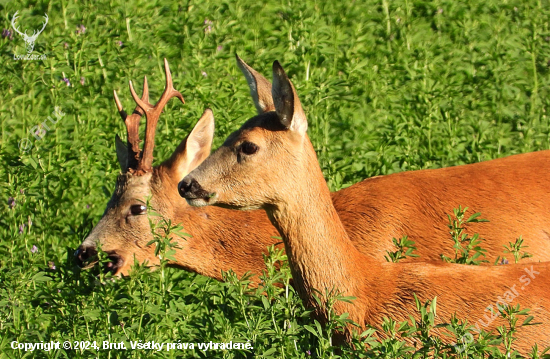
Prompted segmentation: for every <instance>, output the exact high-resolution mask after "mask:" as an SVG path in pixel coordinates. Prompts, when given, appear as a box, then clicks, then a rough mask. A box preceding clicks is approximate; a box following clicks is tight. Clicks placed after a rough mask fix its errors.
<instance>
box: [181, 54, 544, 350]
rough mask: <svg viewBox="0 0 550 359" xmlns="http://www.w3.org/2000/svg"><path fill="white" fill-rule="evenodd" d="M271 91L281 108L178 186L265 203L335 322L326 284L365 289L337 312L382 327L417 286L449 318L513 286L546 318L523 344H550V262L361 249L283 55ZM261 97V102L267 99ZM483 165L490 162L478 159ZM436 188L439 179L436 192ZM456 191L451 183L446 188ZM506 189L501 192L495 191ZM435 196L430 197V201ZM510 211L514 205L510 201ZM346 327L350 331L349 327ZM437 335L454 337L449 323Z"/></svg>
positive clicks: (232, 204)
mask: <svg viewBox="0 0 550 359" xmlns="http://www.w3.org/2000/svg"><path fill="white" fill-rule="evenodd" d="M272 98H273V102H274V111H269V112H265V113H261V114H260V115H258V116H255V117H253V118H251V119H250V120H248V121H247V122H245V123H244V124H243V125H242V127H241V128H240V129H239V130H237V131H236V132H234V133H232V134H231V135H230V136H229V137H228V138H227V139H226V141H225V142H224V144H223V145H222V146H221V147H220V148H219V149H218V150H216V151H215V152H214V153H213V154H211V155H210V156H209V157H208V158H207V159H206V160H204V162H202V164H201V165H199V166H198V167H197V168H196V169H195V170H193V171H192V172H191V173H190V174H189V175H187V176H186V177H185V178H184V179H183V180H182V181H181V182H180V184H179V191H180V195H181V196H182V197H184V198H185V199H186V200H187V202H188V203H189V204H191V205H193V206H196V207H202V206H208V205H214V206H219V207H224V208H229V209H241V210H242V209H245V210H250V209H264V210H265V211H266V213H267V215H268V217H269V219H270V220H271V222H272V223H273V225H274V226H275V227H276V228H277V229H278V231H279V233H280V234H281V236H282V238H283V241H284V245H285V250H286V254H287V256H288V260H289V264H290V268H291V271H292V276H293V279H294V286H295V287H296V289H297V291H298V293H299V295H300V297H301V298H302V300H303V301H304V303H305V304H306V305H307V306H308V307H311V308H313V309H314V315H315V316H316V317H317V318H318V319H320V320H321V321H322V322H326V320H327V312H326V308H324V307H323V306H320V305H318V302H317V301H316V300H315V299H314V295H315V294H316V292H315V290H319V291H320V293H321V297H323V295H322V293H326V292H325V290H337V291H338V292H340V293H342V294H343V295H345V296H353V297H356V298H357V299H356V300H355V301H353V302H352V303H347V302H337V304H336V305H335V310H336V312H337V313H338V314H342V313H345V312H347V313H349V314H350V319H352V320H353V321H355V322H356V323H358V324H360V325H361V326H363V327H364V326H367V325H372V326H375V327H378V328H380V326H381V323H382V319H383V317H384V316H388V317H391V318H394V319H396V320H399V321H403V320H407V319H408V318H409V317H408V316H409V315H410V314H413V313H415V312H416V310H415V303H414V300H413V295H414V294H416V295H417V296H418V298H419V299H421V300H422V301H426V300H429V299H433V298H434V297H437V298H438V301H437V306H438V314H439V317H441V318H443V320H445V321H447V320H449V319H450V318H451V315H452V314H454V313H456V314H457V315H458V317H459V318H462V319H467V320H468V322H469V323H473V322H476V321H477V320H478V319H481V318H486V316H487V314H488V313H490V312H488V309H486V308H488V306H489V305H491V304H492V303H495V301H496V300H497V298H500V299H502V296H504V295H508V294H510V293H512V291H513V293H515V294H514V295H508V296H507V298H508V299H509V300H510V301H509V302H505V303H503V304H509V303H514V304H515V303H520V304H521V306H522V307H523V308H525V307H527V308H530V309H531V314H532V315H534V316H535V318H536V319H537V321H540V322H542V324H541V325H540V326H522V327H520V328H519V330H518V332H517V338H518V340H517V342H515V347H516V348H517V349H518V350H519V351H520V352H522V353H526V352H527V351H529V350H530V347H531V346H532V345H533V344H535V343H539V344H546V345H549V344H550V334H549V333H550V313H549V312H548V310H549V308H550V298H549V296H548V288H550V263H537V264H532V263H530V264H529V265H525V264H522V265H507V266H464V265H457V264H448V263H438V264H430V263H400V264H393V263H387V262H381V261H379V260H377V259H374V258H372V256H368V255H365V254H363V253H361V252H360V251H359V250H358V248H357V246H356V245H354V242H352V241H351V240H350V237H349V235H348V234H347V232H346V230H345V226H344V224H343V223H342V221H341V220H340V218H341V216H339V213H338V212H337V211H336V209H335V207H334V205H333V202H332V200H331V196H330V192H329V189H328V187H327V185H326V182H325V179H324V178H323V173H322V171H321V169H320V167H319V164H318V161H317V156H316V153H315V150H314V148H313V146H312V144H311V142H310V140H309V138H308V136H307V133H306V131H307V127H308V124H307V120H306V116H305V114H304V111H303V109H302V106H301V104H300V101H299V99H298V96H297V94H296V91H295V89H294V86H293V85H292V83H291V82H290V80H289V78H288V77H287V75H286V73H285V72H284V70H283V68H282V67H281V66H280V64H279V63H278V62H277V61H276V62H275V63H274V64H273V88H272ZM254 99H255V101H256V104H257V105H258V106H259V107H262V106H261V103H260V101H259V100H258V98H257V97H255V98H254ZM489 163H491V162H489ZM493 163H497V164H498V165H495V166H497V167H498V166H499V165H500V164H499V161H495V162H493ZM500 163H502V161H500ZM488 166H489V165H488V164H486V165H485V167H488ZM463 168H464V169H466V168H476V166H471V167H463ZM477 168H484V167H483V165H481V167H479V165H478V167H477ZM439 172H440V173H443V174H444V173H445V171H443V170H442V171H439ZM418 173H419V175H418V177H417V178H418V179H419V180H422V182H418V183H416V185H417V186H426V189H427V187H429V186H430V183H431V182H432V181H434V179H433V176H431V174H432V173H436V172H435V171H434V172H430V171H427V172H425V171H424V172H418ZM422 173H425V175H421V174H422ZM475 173H476V171H466V170H464V171H463V172H462V175H463V176H467V177H468V179H469V180H470V181H475V180H476V177H475ZM397 178H399V177H394V179H397ZM399 185H400V182H399V181H396V183H394V184H393V186H394V187H395V188H399ZM513 185H514V186H515V188H516V191H518V192H519V191H522V190H523V188H520V185H521V183H514V184H513ZM436 188H437V187H436ZM433 190H435V189H432V188H430V191H429V192H430V193H431V192H432V191H433ZM527 190H528V189H527ZM454 194H455V193H454V192H451V193H445V192H443V193H440V194H439V196H438V197H443V196H448V195H450V196H452V195H454ZM501 195H503V194H501V193H498V192H495V193H494V194H493V197H494V198H498V197H499V196H501ZM417 201H419V203H418V204H417V205H416V206H415V207H416V208H422V206H423V205H426V204H425V203H421V202H420V201H421V198H418V199H417ZM433 202H434V201H433V200H432V201H431V202H430V201H428V202H427V205H428V206H429V205H431V204H432V203H433ZM535 204H536V202H535ZM384 205H385V206H388V207H390V208H392V207H393V206H394V205H395V204H394V203H391V202H386V203H384ZM545 205H547V203H545ZM523 209H525V210H530V208H524V207H522V210H523ZM427 210H432V209H431V208H430V209H427ZM501 210H502V211H506V209H505V208H501ZM373 215H376V214H373ZM546 218H548V217H546ZM541 220H543V219H541ZM379 239H380V238H379V237H378V236H376V235H375V236H373V237H372V238H368V239H367V238H365V239H364V241H368V242H369V243H375V242H376V241H377V240H379ZM528 275H530V277H528ZM527 279H530V280H529V282H527ZM522 284H523V285H522ZM520 285H522V286H521V288H520ZM324 299H326V298H324ZM485 324H486V326H485V327H484V329H486V330H492V329H495V327H496V326H497V325H501V324H502V319H498V320H494V321H489V323H485ZM346 334H347V338H348V339H349V329H348V332H347V333H346ZM437 334H438V335H439V336H440V337H441V339H443V340H444V341H449V339H448V337H446V336H444V335H442V333H441V332H440V331H439V332H437Z"/></svg>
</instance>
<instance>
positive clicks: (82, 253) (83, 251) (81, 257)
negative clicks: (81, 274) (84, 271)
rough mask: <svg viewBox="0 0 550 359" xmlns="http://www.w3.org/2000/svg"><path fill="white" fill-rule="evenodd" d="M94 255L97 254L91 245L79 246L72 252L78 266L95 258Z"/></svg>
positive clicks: (82, 265)
mask: <svg viewBox="0 0 550 359" xmlns="http://www.w3.org/2000/svg"><path fill="white" fill-rule="evenodd" d="M95 256H97V251H96V250H95V248H93V247H83V246H80V247H78V248H77V250H76V251H75V252H74V257H75V261H76V263H77V264H78V266H79V267H84V265H85V264H86V263H87V262H89V261H90V260H91V259H93V258H95Z"/></svg>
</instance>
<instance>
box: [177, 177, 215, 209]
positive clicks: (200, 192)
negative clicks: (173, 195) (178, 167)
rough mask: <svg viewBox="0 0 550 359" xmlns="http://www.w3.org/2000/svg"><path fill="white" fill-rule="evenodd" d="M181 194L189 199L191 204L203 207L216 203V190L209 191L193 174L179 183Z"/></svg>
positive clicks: (188, 201)
mask: <svg viewBox="0 0 550 359" xmlns="http://www.w3.org/2000/svg"><path fill="white" fill-rule="evenodd" d="M178 191H179V194H180V196H182V197H183V198H185V199H186V200H187V203H189V204H190V205H191V206H195V207H202V206H208V205H211V204H214V203H216V199H217V195H216V193H215V192H208V191H206V190H204V189H203V188H202V186H201V185H200V184H199V182H197V180H196V179H194V178H193V177H191V176H187V177H185V178H184V179H183V180H182V181H181V182H180V183H179V185H178Z"/></svg>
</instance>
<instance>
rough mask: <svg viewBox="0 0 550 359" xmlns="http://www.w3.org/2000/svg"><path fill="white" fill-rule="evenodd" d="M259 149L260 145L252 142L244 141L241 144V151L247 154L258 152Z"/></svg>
mask: <svg viewBox="0 0 550 359" xmlns="http://www.w3.org/2000/svg"><path fill="white" fill-rule="evenodd" d="M259 149H260V147H258V145H256V144H254V143H252V142H243V143H242V145H241V152H242V153H244V154H245V155H253V154H255V153H256V152H258V150H259Z"/></svg>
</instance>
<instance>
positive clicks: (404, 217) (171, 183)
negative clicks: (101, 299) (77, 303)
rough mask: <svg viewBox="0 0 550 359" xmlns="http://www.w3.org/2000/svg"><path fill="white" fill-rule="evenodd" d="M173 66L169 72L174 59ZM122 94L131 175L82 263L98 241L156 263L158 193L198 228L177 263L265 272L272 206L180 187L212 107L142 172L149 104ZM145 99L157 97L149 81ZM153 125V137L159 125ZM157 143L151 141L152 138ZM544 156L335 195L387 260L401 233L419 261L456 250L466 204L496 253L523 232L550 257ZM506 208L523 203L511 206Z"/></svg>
mask: <svg viewBox="0 0 550 359" xmlns="http://www.w3.org/2000/svg"><path fill="white" fill-rule="evenodd" d="M237 62H238V64H239V67H240V68H241V70H242V71H243V73H244V74H245V76H246V78H247V80H248V83H249V86H250V91H251V94H252V97H253V99H254V103H255V104H256V107H257V109H258V113H259V114H262V113H266V112H269V111H272V110H274V109H275V107H274V104H273V98H272V96H271V83H270V82H269V81H268V80H267V79H266V78H265V77H263V76H262V75H261V74H259V73H258V72H256V71H255V70H254V69H252V68H251V67H250V66H248V65H247V64H246V63H245V62H243V61H242V60H241V59H240V58H239V57H237ZM166 72H167V79H168V75H169V70H168V68H167V67H166ZM170 82H171V80H170ZM135 97H136V98H137V95H136V96H135ZM115 101H116V104H117V108H118V110H119V113H120V115H121V116H122V118H123V120H124V121H125V123H126V128H127V136H128V143H129V146H128V148H127V149H126V148H125V146H124V144H123V143H122V142H121V141H120V139H118V140H117V141H116V144H117V146H116V148H117V155H118V158H119V162H120V164H121V168H122V174H121V175H120V176H119V177H118V179H117V184H116V188H115V191H114V193H113V196H112V198H111V200H110V201H109V203H108V205H107V208H106V210H105V213H104V215H103V217H102V218H101V220H100V221H99V223H98V224H97V225H96V227H95V228H94V229H93V231H92V232H91V233H90V235H89V236H88V237H87V238H86V239H85V240H84V241H83V243H82V245H81V246H80V247H79V249H78V250H77V251H76V256H77V258H78V259H79V261H80V262H86V261H88V260H90V259H91V258H93V257H94V256H95V253H96V246H97V244H98V243H99V244H101V246H102V249H103V250H104V251H105V252H107V253H108V254H109V256H110V258H111V259H112V262H111V263H108V264H107V266H108V269H110V270H112V271H113V272H114V273H116V274H119V275H120V274H122V275H125V274H127V273H128V271H129V270H130V267H131V265H132V264H133V262H134V260H133V257H134V256H135V257H136V259H137V260H138V261H139V262H145V261H147V262H148V263H149V264H151V265H155V264H157V263H158V258H157V257H155V255H154V246H147V245H146V244H147V243H148V242H149V241H150V240H152V239H153V236H152V234H151V228H150V226H149V221H148V219H147V216H146V215H145V214H146V210H147V209H146V208H145V206H144V202H145V200H146V199H147V198H150V204H151V206H152V207H153V208H154V209H155V210H156V211H157V212H158V213H159V214H161V215H162V216H163V217H164V218H165V219H170V220H171V221H172V223H182V224H183V226H184V229H185V231H186V232H188V233H190V234H191V235H192V237H190V238H189V237H188V238H186V239H185V240H182V239H179V238H174V239H175V240H177V241H178V242H179V243H178V245H179V247H180V248H182V250H178V251H177V253H176V255H175V259H176V261H175V262H173V263H172V265H174V266H178V267H181V268H183V269H186V270H189V271H192V272H196V273H199V274H202V275H207V276H210V277H213V278H215V279H218V280H221V279H222V275H221V272H222V270H223V271H227V270H229V269H233V270H234V271H235V272H236V273H237V275H239V276H242V275H243V274H245V273H246V272H249V271H250V272H252V273H255V274H258V273H261V271H262V270H263V269H265V266H264V261H263V256H262V254H263V253H265V252H266V247H267V246H269V245H272V244H274V243H277V242H278V241H279V240H277V239H274V238H273V236H277V235H278V233H277V231H276V229H275V228H274V227H273V226H272V225H271V223H270V222H269V220H268V219H267V217H266V215H265V213H264V212H263V211H249V212H235V211H227V210H225V209H220V208H216V207H206V208H195V207H190V206H189V205H188V204H187V203H186V202H185V201H181V200H180V197H179V195H178V193H177V183H178V182H179V181H181V179H183V177H185V175H187V174H188V173H189V172H190V171H191V170H193V169H194V168H195V167H196V166H198V164H200V163H201V162H202V160H203V159H204V158H206V156H208V154H209V153H210V145H211V138H209V137H208V136H211V134H208V135H207V134H206V132H207V131H206V130H207V129H208V128H212V127H213V123H212V122H213V119H212V113H211V112H210V111H209V110H207V111H206V112H205V113H204V115H203V116H202V118H201V120H199V122H198V123H197V125H196V126H195V128H194V129H193V131H192V132H191V133H190V134H189V136H188V137H187V138H186V139H184V140H183V141H182V142H181V143H180V145H179V146H178V147H177V148H176V150H175V151H174V153H173V154H172V156H171V157H170V158H169V159H168V160H166V161H164V162H163V163H161V164H160V165H158V166H156V167H152V168H150V169H149V170H148V171H147V172H146V173H144V174H142V173H141V172H139V171H138V170H137V167H138V163H139V161H140V158H141V156H142V153H141V151H140V149H139V137H138V136H139V132H138V129H139V121H140V118H141V116H142V115H143V110H142V109H141V108H140V107H139V106H137V107H136V108H135V110H134V112H133V113H132V114H130V115H126V113H125V112H124V111H123V110H122V105H121V103H120V101H119V100H118V98H117V97H116V96H115ZM142 101H143V102H147V101H148V88H147V82H146V79H145V81H144V93H143V97H142ZM146 107H147V106H146ZM158 115H159V113H157V116H158ZM151 116H152V115H151V114H149V118H150V119H151V120H153V118H152V117H151ZM156 121H157V120H155V125H156ZM152 126H153V125H152V124H148V125H147V128H148V129H149V130H151V129H152V128H153V127H152ZM150 133H151V134H150V136H154V130H153V131H152V132H150ZM148 143H149V144H150V145H151V144H152V140H149V141H148ZM151 150H152V148H151ZM149 153H151V156H152V152H151V151H149ZM149 161H152V158H150V159H149ZM544 163H550V151H542V152H536V153H531V154H525V155H518V156H511V157H508V158H504V159H499V160H494V161H489V162H482V163H479V164H474V165H466V166H458V167H452V168H445V169H438V170H424V171H414V172H403V173H397V174H393V175H389V176H379V177H375V178H370V179H367V180H364V181H362V182H360V183H358V184H355V185H354V186H351V187H348V188H346V189H343V190H340V191H338V192H335V193H332V199H333V203H334V206H335V208H336V210H337V212H338V214H339V217H340V219H341V221H342V222H343V224H344V227H345V228H346V231H347V233H348V235H349V237H350V239H351V240H352V242H353V243H354V245H355V247H356V248H357V249H358V250H359V251H360V252H362V253H363V254H365V255H367V256H370V257H373V258H376V259H378V260H384V255H385V254H386V251H392V250H394V248H393V244H392V241H391V239H392V237H395V238H399V237H402V236H403V235H408V236H409V238H410V239H411V240H413V241H415V242H416V247H417V248H418V250H417V253H418V254H419V255H420V258H419V259H417V260H422V261H424V260H439V256H440V254H447V255H450V254H451V252H452V242H451V241H450V239H449V229H448V228H447V226H446V213H451V212H452V210H453V208H455V207H458V205H460V204H462V205H467V206H469V207H470V208H472V209H473V210H474V211H476V212H477V211H480V212H482V214H483V215H484V217H485V218H489V219H490V220H491V222H489V223H480V224H470V225H469V227H468V229H469V230H471V231H475V232H478V233H480V235H481V237H483V238H486V241H485V242H484V243H483V247H484V248H486V249H487V250H488V252H487V257H488V258H489V259H492V258H496V257H497V256H499V255H502V254H503V246H504V245H505V244H507V243H508V242H509V241H513V240H514V238H517V237H518V236H520V235H523V238H525V243H526V245H528V249H527V250H528V252H529V253H531V254H533V257H532V258H528V259H524V260H522V261H525V262H527V261H531V260H533V261H540V260H550V236H549V233H550V222H549V221H547V220H546V218H549V217H550V213H549V211H550V209H549V208H548V207H549V206H547V203H550V191H547V190H546V189H547V188H548V178H550V170H549V167H550V166H541V164H544ZM142 167H143V166H142ZM148 167H151V164H149V165H148ZM518 183H523V184H524V185H523V188H522V190H521V191H518V190H517V184H518ZM507 206H508V207H512V208H521V209H522V210H521V212H518V211H503V208H505V207H507ZM402 261H407V259H405V260H402Z"/></svg>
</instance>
